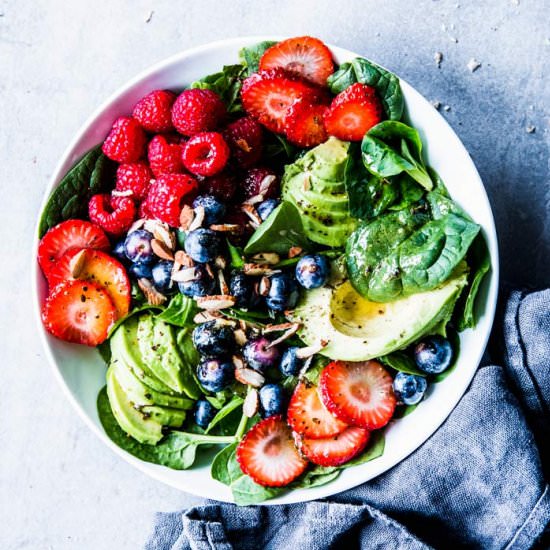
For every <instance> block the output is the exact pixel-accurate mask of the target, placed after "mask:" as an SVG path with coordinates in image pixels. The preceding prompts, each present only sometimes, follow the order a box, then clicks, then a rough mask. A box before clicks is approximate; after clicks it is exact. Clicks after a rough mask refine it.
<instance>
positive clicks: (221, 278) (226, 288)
mask: <svg viewBox="0 0 550 550" xmlns="http://www.w3.org/2000/svg"><path fill="white" fill-rule="evenodd" d="M218 284H219V285H220V292H221V293H222V294H229V285H228V284H227V282H226V281H225V275H224V274H223V269H218Z"/></svg>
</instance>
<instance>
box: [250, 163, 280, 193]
mask: <svg viewBox="0 0 550 550" xmlns="http://www.w3.org/2000/svg"><path fill="white" fill-rule="evenodd" d="M242 187H243V192H244V198H245V199H250V198H251V197H255V196H256V195H262V197H263V198H264V199H272V198H275V197H277V195H278V191H279V182H278V181H277V177H276V176H275V173H274V172H273V171H272V170H269V169H268V168H251V169H250V170H249V171H248V172H247V173H246V175H245V177H244V181H243V183H242Z"/></svg>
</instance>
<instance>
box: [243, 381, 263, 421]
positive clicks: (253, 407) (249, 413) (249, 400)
mask: <svg viewBox="0 0 550 550" xmlns="http://www.w3.org/2000/svg"><path fill="white" fill-rule="evenodd" d="M259 410H260V394H259V393H258V390H257V389H256V388H251V389H250V390H249V391H248V393H247V394H246V397H245V399H244V403H243V414H244V415H245V416H246V417H247V418H252V417H253V416H254V415H255V414H256V413H257V412H258V411H259Z"/></svg>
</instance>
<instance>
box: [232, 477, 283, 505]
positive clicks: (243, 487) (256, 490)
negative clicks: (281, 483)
mask: <svg viewBox="0 0 550 550" xmlns="http://www.w3.org/2000/svg"><path fill="white" fill-rule="evenodd" d="M230 487H231V492H232V493H233V498H234V499H235V504H238V505H239V506H250V505H251V504H258V503H260V502H263V501H264V500H269V499H270V498H275V497H277V496H279V495H281V494H282V493H284V492H285V490H286V489H285V488H284V487H264V486H263V485H259V484H258V483H256V482H255V481H252V479H251V478H249V477H248V476H245V475H242V476H241V477H239V478H237V479H236V480H235V481H233V482H232V483H231V486H230Z"/></svg>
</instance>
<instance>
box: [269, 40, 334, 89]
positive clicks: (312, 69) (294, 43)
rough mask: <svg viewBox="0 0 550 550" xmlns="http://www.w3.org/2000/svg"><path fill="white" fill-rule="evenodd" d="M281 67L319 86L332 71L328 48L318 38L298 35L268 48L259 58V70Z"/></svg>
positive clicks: (330, 55)
mask: <svg viewBox="0 0 550 550" xmlns="http://www.w3.org/2000/svg"><path fill="white" fill-rule="evenodd" d="M275 67H281V68H283V69H285V70H287V71H291V72H294V73H297V74H298V75H300V76H301V77H302V78H305V79H307V80H310V81H311V82H313V83H315V84H318V85H319V86H326V84H327V78H328V77H329V76H330V75H331V74H332V73H333V72H334V63H333V62H332V54H331V53H330V50H329V49H328V48H327V47H326V46H325V44H323V42H321V41H320V40H319V39H318V38H312V37H311V36H298V37H296V38H288V39H287V40H283V41H282V42H278V43H277V44H275V45H274V46H271V48H268V49H267V50H266V51H265V53H264V54H263V55H262V58H261V59H260V70H262V71H263V70H267V69H274V68H275Z"/></svg>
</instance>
